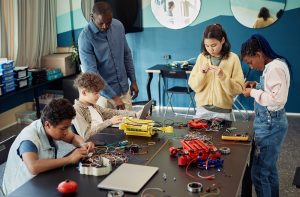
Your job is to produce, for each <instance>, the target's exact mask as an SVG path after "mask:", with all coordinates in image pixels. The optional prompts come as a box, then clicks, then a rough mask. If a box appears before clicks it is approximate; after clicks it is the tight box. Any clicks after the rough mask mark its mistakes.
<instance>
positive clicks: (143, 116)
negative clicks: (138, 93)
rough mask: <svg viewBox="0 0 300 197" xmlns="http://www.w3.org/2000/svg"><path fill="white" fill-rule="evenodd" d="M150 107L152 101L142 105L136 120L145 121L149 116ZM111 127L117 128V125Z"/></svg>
mask: <svg viewBox="0 0 300 197" xmlns="http://www.w3.org/2000/svg"><path fill="white" fill-rule="evenodd" d="M151 106H152V100H150V101H148V102H147V103H146V104H145V105H144V107H143V109H142V113H141V115H140V117H137V118H138V119H146V118H147V116H148V114H149V111H150V108H151ZM111 127H119V124H113V125H111Z"/></svg>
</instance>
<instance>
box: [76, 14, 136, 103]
mask: <svg viewBox="0 0 300 197" xmlns="http://www.w3.org/2000/svg"><path fill="white" fill-rule="evenodd" d="M78 47H79V56H80V60H81V70H82V71H83V72H95V73H98V74H100V76H101V77H102V78H103V79H104V80H105V82H106V84H105V88H104V89H103V91H101V93H100V94H101V95H102V96H104V97H106V98H112V97H114V96H120V95H121V94H124V93H126V92H127V91H128V89H129V84H128V78H129V79H130V81H133V80H136V78H135V70H134V65H133V61H132V55H131V51H130V49H129V47H128V44H127V41H126V37H125V29H124V27H123V25H122V23H121V22H120V21H118V20H116V19H113V20H112V23H111V26H110V27H109V29H108V30H107V31H106V32H102V31H100V30H99V29H98V28H97V26H96V25H95V24H94V22H93V21H90V22H89V24H88V25H87V26H86V27H85V28H84V29H83V30H82V32H81V33H80V35H79V38H78Z"/></svg>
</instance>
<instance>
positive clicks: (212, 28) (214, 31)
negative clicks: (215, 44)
mask: <svg viewBox="0 0 300 197" xmlns="http://www.w3.org/2000/svg"><path fill="white" fill-rule="evenodd" d="M212 38H213V39H217V40H219V41H220V42H221V41H222V38H224V39H225V42H224V44H223V46H222V50H221V55H222V56H223V58H227V57H228V55H229V52H230V47H231V45H230V43H229V40H228V38H227V34H226V32H225V31H224V30H223V28H222V26H221V25H220V24H213V25H209V26H207V27H206V29H205V31H204V33H203V39H202V43H201V51H202V52H203V54H204V55H205V56H207V55H209V53H208V51H207V50H206V48H205V44H204V39H212Z"/></svg>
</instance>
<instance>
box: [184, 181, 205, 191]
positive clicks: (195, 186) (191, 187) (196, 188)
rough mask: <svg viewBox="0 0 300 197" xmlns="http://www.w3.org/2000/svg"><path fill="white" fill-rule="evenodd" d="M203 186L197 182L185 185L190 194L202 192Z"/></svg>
mask: <svg viewBox="0 0 300 197" xmlns="http://www.w3.org/2000/svg"><path fill="white" fill-rule="evenodd" d="M202 189H203V186H202V183H199V182H191V183H188V184H187V190H188V191H189V192H192V193H200V192H202Z"/></svg>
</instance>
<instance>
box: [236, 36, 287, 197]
mask: <svg viewBox="0 0 300 197" xmlns="http://www.w3.org/2000/svg"><path fill="white" fill-rule="evenodd" d="M241 57H242V59H243V61H244V62H246V63H247V64H249V66H250V68H252V69H257V70H260V71H263V74H262V76H261V78H260V82H259V83H258V82H255V81H248V82H246V83H245V90H244V91H243V94H244V96H246V97H249V96H251V97H253V98H254V99H255V105H254V111H255V119H254V123H253V129H254V142H255V147H253V148H254V151H253V152H254V155H253V157H252V168H251V179H252V182H253V184H254V186H255V191H256V194H257V197H277V196H279V180H278V173H277V168H276V163H277V159H278V155H279V152H280V149H281V145H282V143H283V140H284V138H285V136H286V133H287V129H288V122H287V117H286V113H285V110H284V106H285V104H286V102H287V98H288V90H289V86H290V71H289V63H288V61H287V60H286V59H285V58H283V57H282V56H280V55H278V54H277V53H275V52H274V51H273V50H272V48H271V47H270V45H269V43H268V41H267V40H266V39H265V38H264V37H263V36H261V35H259V34H254V35H252V36H251V37H250V38H249V39H248V40H247V41H246V42H245V43H244V44H243V45H242V49H241ZM250 163H251V162H250Z"/></svg>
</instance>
